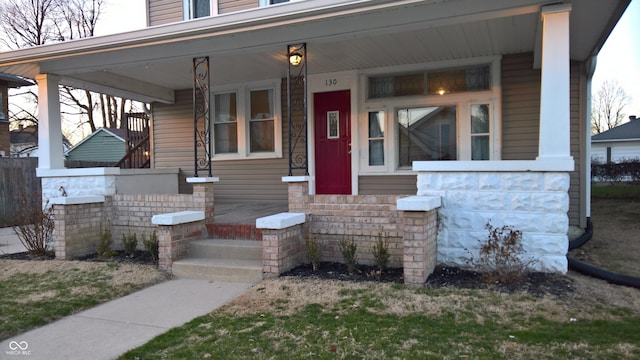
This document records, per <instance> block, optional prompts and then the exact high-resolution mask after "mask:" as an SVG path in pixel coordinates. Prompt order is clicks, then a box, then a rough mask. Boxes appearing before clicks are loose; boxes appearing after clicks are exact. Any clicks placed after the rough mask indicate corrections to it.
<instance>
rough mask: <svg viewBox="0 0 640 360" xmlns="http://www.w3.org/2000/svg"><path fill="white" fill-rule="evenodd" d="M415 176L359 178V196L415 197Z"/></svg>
mask: <svg viewBox="0 0 640 360" xmlns="http://www.w3.org/2000/svg"><path fill="white" fill-rule="evenodd" d="M417 182H418V180H417V176H416V175H388V176H377V175H375V176H374V175H371V176H362V175H361V176H359V177H358V192H359V193H360V195H415V194H416V193H417V192H418V187H417Z"/></svg>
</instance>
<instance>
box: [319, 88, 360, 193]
mask: <svg viewBox="0 0 640 360" xmlns="http://www.w3.org/2000/svg"><path fill="white" fill-rule="evenodd" d="M313 103H314V110H313V114H314V128H315V161H316V194H347V195H348V194H351V93H350V91H349V90H344V91H334V92H326V93H317V94H314V96H313Z"/></svg>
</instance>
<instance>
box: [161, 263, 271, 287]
mask: <svg viewBox="0 0 640 360" xmlns="http://www.w3.org/2000/svg"><path fill="white" fill-rule="evenodd" d="M172 271H173V274H174V275H175V276H177V277H180V278H190V279H205V280H212V281H227V282H241V283H256V282H258V281H260V280H262V261H261V260H260V261H255V260H253V261H252V260H235V259H208V258H195V257H191V258H186V259H182V260H178V261H175V262H174V263H173V269H172Z"/></svg>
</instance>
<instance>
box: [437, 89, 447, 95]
mask: <svg viewBox="0 0 640 360" xmlns="http://www.w3.org/2000/svg"><path fill="white" fill-rule="evenodd" d="M446 93H447V90H445V89H444V88H440V89H438V95H444V94H446Z"/></svg>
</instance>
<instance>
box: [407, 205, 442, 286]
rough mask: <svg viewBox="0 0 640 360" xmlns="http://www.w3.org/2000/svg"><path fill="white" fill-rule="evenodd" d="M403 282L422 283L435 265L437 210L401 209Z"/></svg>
mask: <svg viewBox="0 0 640 360" xmlns="http://www.w3.org/2000/svg"><path fill="white" fill-rule="evenodd" d="M401 218H402V223H403V229H404V252H403V268H404V282H405V283H407V284H424V282H425V281H426V280H427V277H429V275H431V274H432V273H433V270H434V269H435V266H436V233H437V210H435V209H434V210H430V211H402V214H401Z"/></svg>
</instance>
